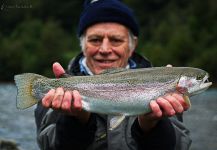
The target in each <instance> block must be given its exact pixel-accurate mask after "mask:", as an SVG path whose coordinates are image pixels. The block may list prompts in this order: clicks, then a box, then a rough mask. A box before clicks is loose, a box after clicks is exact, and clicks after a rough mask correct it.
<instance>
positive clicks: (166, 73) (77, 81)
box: [15, 67, 212, 116]
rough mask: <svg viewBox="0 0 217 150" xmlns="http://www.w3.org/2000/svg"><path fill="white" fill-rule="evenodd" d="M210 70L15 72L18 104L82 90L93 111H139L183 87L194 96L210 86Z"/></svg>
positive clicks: (84, 105) (84, 101)
mask: <svg viewBox="0 0 217 150" xmlns="http://www.w3.org/2000/svg"><path fill="white" fill-rule="evenodd" d="M207 78H208V73H207V72H206V71H204V70H201V69H197V68H191V67H153V68H143V69H113V70H111V69H110V70H108V71H107V72H104V73H103V74H100V75H94V76H72V77H69V78H60V79H50V78H46V77H43V76H41V75H37V74H31V73H25V74H21V75H16V76H15V83H16V85H17V88H18V95H17V107H18V108H20V109H25V108H28V107H30V106H32V105H34V104H36V103H37V102H38V101H39V100H41V99H42V98H43V96H44V95H45V94H46V93H47V92H48V91H49V90H50V89H55V88H57V87H63V88H64V89H65V90H78V91H79V93H80V94H81V96H82V108H83V109H84V110H86V111H89V112H95V113H102V114H114V115H124V116H131V115H138V114H145V113H149V112H150V111H151V109H150V106H149V103H150V101H151V100H155V99H157V98H158V97H159V96H163V95H165V94H166V93H170V92H174V91H177V90H178V91H180V92H182V93H183V94H185V95H188V96H191V95H194V94H197V93H199V92H202V91H204V90H206V89H207V88H208V87H209V86H210V85H211V84H212V83H211V82H207Z"/></svg>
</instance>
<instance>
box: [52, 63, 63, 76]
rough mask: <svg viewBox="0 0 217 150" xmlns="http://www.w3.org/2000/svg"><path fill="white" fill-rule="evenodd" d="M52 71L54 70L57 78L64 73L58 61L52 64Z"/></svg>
mask: <svg viewBox="0 0 217 150" xmlns="http://www.w3.org/2000/svg"><path fill="white" fill-rule="evenodd" d="M53 72H54V74H55V76H56V77H57V78H59V77H60V76H61V75H62V74H64V73H65V70H64V69H63V67H62V66H61V65H60V64H59V63H58V62H55V63H54V64H53Z"/></svg>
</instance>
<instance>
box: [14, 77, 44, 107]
mask: <svg viewBox="0 0 217 150" xmlns="http://www.w3.org/2000/svg"><path fill="white" fill-rule="evenodd" d="M41 77H42V76H41V75H38V74H33V73H24V74H19V75H15V76H14V80H15V84H16V87H17V101H16V105H17V108H18V109H25V108H28V107H31V106H32V105H34V104H36V103H37V102H38V100H37V99H36V98H34V97H33V96H32V84H33V81H34V80H35V79H37V78H41Z"/></svg>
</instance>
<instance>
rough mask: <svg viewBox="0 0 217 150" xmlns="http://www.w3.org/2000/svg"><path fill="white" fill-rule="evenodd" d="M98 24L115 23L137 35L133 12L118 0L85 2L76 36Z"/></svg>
mask: <svg viewBox="0 0 217 150" xmlns="http://www.w3.org/2000/svg"><path fill="white" fill-rule="evenodd" d="M100 22H117V23H120V24H122V25H124V26H126V27H128V28H129V29H130V30H131V32H132V33H133V34H134V35H135V36H138V35H139V27H138V24H137V21H136V19H135V17H134V14H133V11H132V10H131V9H130V8H129V7H127V6H126V5H125V4H123V3H122V2H121V1H120V0H86V1H85V2H84V10H83V12H82V13H81V16H80V20H79V25H78V36H79V37H80V36H81V35H82V34H83V33H84V32H85V30H86V29H87V28H88V27H89V26H91V25H93V24H96V23H100Z"/></svg>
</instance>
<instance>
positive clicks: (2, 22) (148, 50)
mask: <svg viewBox="0 0 217 150" xmlns="http://www.w3.org/2000/svg"><path fill="white" fill-rule="evenodd" d="M123 1H124V2H126V3H127V4H128V5H129V6H130V7H132V8H133V9H134V11H135V14H136V16H137V18H138V21H139V25H140V29H141V30H140V31H141V32H140V40H139V45H138V48H137V50H136V51H138V52H139V53H140V54H142V55H144V56H146V57H147V58H148V59H150V60H151V61H152V63H153V65H154V66H164V65H166V64H173V65H174V66H192V67H199V68H202V69H205V70H207V71H208V72H209V73H210V75H211V80H212V81H217V78H216V77H217V69H216V66H217V59H216V56H217V42H216V39H217V19H216V18H217V4H216V3H215V0H206V1H198V0H182V1H180V0H145V1H144V0H136V1H135V0H123ZM82 3H83V1H82V0H77V1H71V0H66V1H60V0H25V1H23V0H7V1H3V2H0V29H1V30H0V45H1V46H0V74H1V76H0V81H12V80H13V76H14V74H17V73H22V72H35V73H39V74H43V75H45V76H50V77H53V75H52V70H51V65H52V63H53V62H55V61H58V62H60V63H61V64H63V66H64V67H67V63H68V61H69V60H70V59H71V58H72V57H74V56H75V55H76V54H78V53H79V52H80V48H79V42H78V39H77V36H76V28H77V23H78V19H79V14H80V12H81V10H82ZM24 6H25V8H24ZM21 7H22V8H21Z"/></svg>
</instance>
